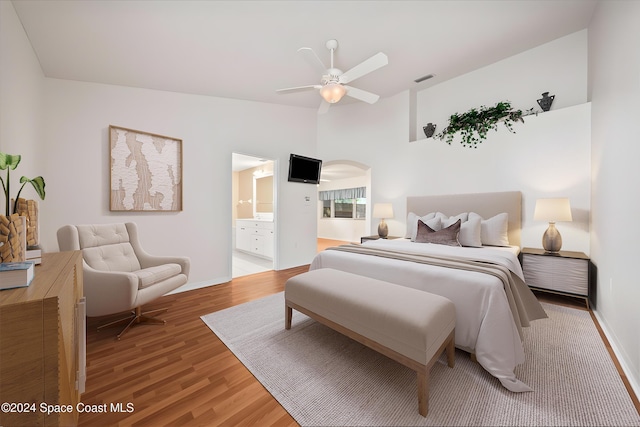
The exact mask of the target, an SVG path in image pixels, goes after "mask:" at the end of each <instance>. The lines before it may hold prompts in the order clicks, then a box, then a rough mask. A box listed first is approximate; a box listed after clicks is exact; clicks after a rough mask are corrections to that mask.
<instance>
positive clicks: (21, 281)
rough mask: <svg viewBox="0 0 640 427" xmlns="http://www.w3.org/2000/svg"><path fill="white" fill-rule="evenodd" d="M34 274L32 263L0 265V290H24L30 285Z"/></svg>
mask: <svg viewBox="0 0 640 427" xmlns="http://www.w3.org/2000/svg"><path fill="white" fill-rule="evenodd" d="M34 274H35V264H34V263H33V262H32V261H25V262H4V263H0V290H2V289H13V288H25V287H27V286H29V285H30V284H31V281H32V280H33V275H34Z"/></svg>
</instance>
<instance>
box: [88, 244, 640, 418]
mask: <svg viewBox="0 0 640 427" xmlns="http://www.w3.org/2000/svg"><path fill="white" fill-rule="evenodd" d="M343 243H345V242H339V241H327V242H322V243H319V245H322V247H323V248H324V247H326V246H333V245H336V244H343ZM307 270H308V266H301V267H296V268H292V269H289V270H282V271H268V272H264V273H258V274H255V275H251V276H244V277H239V278H237V279H233V280H232V281H231V282H228V283H224V284H220V285H216V286H211V287H208V288H203V289H197V290H193V291H188V292H184V293H179V294H174V295H169V296H164V297H162V298H160V299H158V300H157V301H156V302H154V303H153V304H149V305H147V306H145V307H144V308H145V310H153V309H160V308H167V309H168V311H167V312H166V313H164V314H162V315H160V316H159V317H160V318H162V319H165V320H166V321H167V324H166V325H164V326H156V325H140V326H136V327H134V328H132V329H131V330H130V331H129V332H127V333H126V334H125V335H124V336H123V337H122V339H121V340H120V341H116V339H115V336H116V334H117V333H118V332H119V331H120V329H119V328H108V329H103V330H102V331H101V332H97V331H96V327H97V326H98V325H101V324H104V323H107V322H108V321H110V320H113V319H114V318H117V317H109V318H89V319H88V322H87V323H88V324H87V331H88V332H87V385H86V391H85V393H84V394H83V395H82V402H83V403H84V404H85V405H102V404H106V409H107V412H106V413H81V414H80V425H81V426H97V425H99V426H160V425H163V426H164V425H167V426H237V425H261V426H266V425H273V426H296V425H297V423H296V422H295V420H294V419H293V418H292V417H291V416H290V415H289V414H288V413H287V412H286V411H285V410H284V408H283V407H282V406H280V404H279V403H278V402H277V401H276V400H275V399H274V398H273V397H272V396H271V394H269V392H267V391H266V389H265V388H264V387H263V386H262V385H261V384H260V383H259V382H258V381H257V380H256V379H255V378H254V377H253V375H252V374H251V373H250V372H249V371H248V370H247V369H246V368H245V367H244V365H242V363H240V361H239V360H238V359H237V358H236V357H235V356H234V355H233V354H232V353H231V351H229V350H228V349H227V347H226V346H225V345H224V344H223V343H222V342H221V341H220V340H219V339H218V337H217V336H216V335H215V334H213V333H212V332H211V330H210V329H209V328H208V327H207V326H206V325H205V324H204V323H203V322H202V320H201V319H200V316H202V315H205V314H208V313H211V312H214V311H217V310H222V309H224V308H227V307H231V306H234V305H238V304H242V303H244V302H247V301H250V300H254V299H257V298H261V297H264V296H267V295H271V294H273V293H276V292H280V291H282V290H284V284H285V282H286V281H287V279H288V278H290V277H292V276H294V275H297V274H300V273H303V272H305V271H307ZM539 298H540V299H543V300H545V301H549V302H553V303H559V304H565V305H570V306H572V307H575V308H582V309H585V310H586V308H584V304H582V306H581V305H580V302H576V301H572V300H557V298H554V297H550V296H547V295H539ZM594 321H595V318H594ZM596 325H597V322H596ZM598 328H599V326H598ZM601 335H602V336H603V339H604V340H605V345H607V347H608V349H609V351H610V353H611V355H612V358H613V359H614V362H615V363H616V366H617V367H618V370H619V372H620V373H621V375H622V371H621V369H620V366H619V364H618V363H617V360H616V359H615V356H614V355H613V352H612V351H611V348H610V346H609V344H608V342H607V341H606V339H605V338H604V335H603V334H602V332H601ZM622 376H623V375H622ZM623 380H625V381H626V378H624V376H623ZM625 384H626V385H627V388H628V389H629V391H630V394H631V396H632V398H633V399H634V403H635V405H636V409H638V412H639V413H640V404H638V400H637V399H636V398H635V396H634V395H633V392H632V391H631V388H630V387H629V384H628V381H626V382H625ZM119 403H120V404H122V407H123V408H124V410H125V411H126V409H127V405H128V404H131V405H132V406H131V408H132V410H131V412H112V411H110V409H111V404H114V405H117V404H119Z"/></svg>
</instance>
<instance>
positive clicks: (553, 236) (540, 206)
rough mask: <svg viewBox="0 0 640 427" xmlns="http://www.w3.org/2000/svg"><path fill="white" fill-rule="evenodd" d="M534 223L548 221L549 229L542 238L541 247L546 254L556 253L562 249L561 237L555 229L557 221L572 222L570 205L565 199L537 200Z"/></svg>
mask: <svg viewBox="0 0 640 427" xmlns="http://www.w3.org/2000/svg"><path fill="white" fill-rule="evenodd" d="M533 219H534V220H536V221H549V228H547V231H545V232H544V234H543V236H542V247H543V248H544V250H545V251H546V252H549V253H558V252H560V248H561V247H562V236H560V232H559V231H558V229H557V228H556V222H557V221H572V218H571V205H570V204H569V199H567V198H557V199H538V200H536V208H535V211H534V213H533Z"/></svg>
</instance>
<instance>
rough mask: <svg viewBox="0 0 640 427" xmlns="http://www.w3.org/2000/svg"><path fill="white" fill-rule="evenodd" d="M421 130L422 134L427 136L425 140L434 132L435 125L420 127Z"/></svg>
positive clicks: (428, 124)
mask: <svg viewBox="0 0 640 427" xmlns="http://www.w3.org/2000/svg"><path fill="white" fill-rule="evenodd" d="M422 130H423V131H424V134H425V135H426V136H427V138H431V137H432V136H433V134H434V132H435V131H436V125H434V124H433V123H427V125H426V126H423V127H422Z"/></svg>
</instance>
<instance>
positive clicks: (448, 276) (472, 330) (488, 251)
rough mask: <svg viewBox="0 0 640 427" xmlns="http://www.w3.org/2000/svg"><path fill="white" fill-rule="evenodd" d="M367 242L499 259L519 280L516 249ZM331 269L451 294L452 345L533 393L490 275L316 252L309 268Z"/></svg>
mask: <svg viewBox="0 0 640 427" xmlns="http://www.w3.org/2000/svg"><path fill="white" fill-rule="evenodd" d="M365 245H366V246H371V247H386V248H389V249H393V250H401V251H406V252H414V253H416V252H417V253H426V254H431V255H452V256H465V257H474V258H476V259H480V260H486V261H491V262H499V263H501V264H502V265H504V266H505V267H507V268H509V270H511V271H512V272H513V273H514V274H515V275H517V276H518V277H520V278H521V279H523V281H524V276H523V273H522V268H521V266H520V263H519V262H518V259H517V253H518V249H517V248H494V247H482V248H467V247H453V246H444V245H435V244H430V243H414V242H411V241H410V240H409V239H396V240H383V239H380V240H375V241H367V242H365ZM318 268H335V269H338V270H344V271H349V272H352V273H355V274H360V275H362V276H367V277H373V278H376V279H379V280H385V281H388V282H392V283H396V284H399V285H404V286H409V287H412V288H416V289H421V290H424V291H427V292H431V293H434V294H437V295H442V296H444V297H446V298H449V299H450V300H451V301H453V303H454V304H455V306H456V330H455V342H456V346H457V347H459V348H461V349H463V350H466V351H469V352H472V353H475V355H476V358H477V360H478V363H480V364H481V365H482V366H483V367H484V369H486V370H487V371H488V372H489V373H491V374H492V375H493V376H494V377H496V378H498V379H499V380H500V382H501V383H502V385H503V386H504V387H506V388H507V389H509V390H511V391H515V392H521V391H531V388H530V387H529V386H527V385H526V384H524V383H523V382H521V381H520V380H518V379H517V378H516V376H515V373H514V369H515V367H516V366H517V365H519V364H520V363H522V362H524V349H523V346H522V342H521V339H520V334H519V332H518V328H517V326H516V324H515V322H514V319H513V315H512V312H511V309H510V308H509V302H508V300H507V296H506V293H505V290H504V285H503V283H502V282H501V281H500V280H499V279H497V278H496V277H494V276H491V275H488V274H483V273H478V272H474V271H464V270H456V269H451V268H444V267H439V266H434V265H429V264H422V263H415V262H409V261H403V260H397V259H389V258H383V257H378V256H369V255H362V254H357V253H349V252H342V251H334V250H326V251H323V252H320V253H319V254H318V255H317V256H316V257H315V258H314V260H313V262H312V263H311V267H310V269H311V270H313V269H318Z"/></svg>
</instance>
